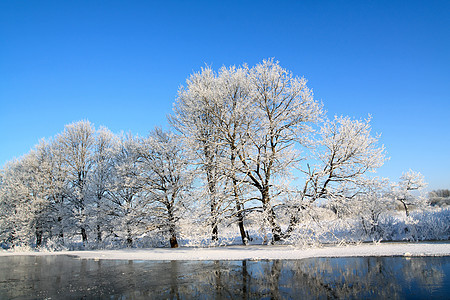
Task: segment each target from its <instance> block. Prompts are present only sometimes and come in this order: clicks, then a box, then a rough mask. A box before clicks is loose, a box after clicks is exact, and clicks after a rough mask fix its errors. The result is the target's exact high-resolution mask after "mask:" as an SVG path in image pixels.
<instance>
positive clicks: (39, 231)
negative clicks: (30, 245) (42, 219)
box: [36, 227, 43, 247]
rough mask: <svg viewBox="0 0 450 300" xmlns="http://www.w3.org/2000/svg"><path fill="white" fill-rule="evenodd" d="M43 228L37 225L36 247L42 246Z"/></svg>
mask: <svg viewBox="0 0 450 300" xmlns="http://www.w3.org/2000/svg"><path fill="white" fill-rule="evenodd" d="M42 235H43V232H42V229H41V228H39V227H36V247H40V246H42Z"/></svg>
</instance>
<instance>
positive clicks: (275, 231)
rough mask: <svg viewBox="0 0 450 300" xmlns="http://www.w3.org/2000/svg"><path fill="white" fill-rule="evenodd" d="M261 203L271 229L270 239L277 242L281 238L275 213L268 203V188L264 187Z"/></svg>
mask: <svg viewBox="0 0 450 300" xmlns="http://www.w3.org/2000/svg"><path fill="white" fill-rule="evenodd" d="M261 200H262V203H263V209H264V214H265V216H264V217H265V218H266V220H267V221H268V223H269V225H270V227H271V229H272V240H273V241H274V242H278V241H280V240H281V228H280V226H278V224H277V223H276V221H275V219H276V215H275V212H274V211H273V208H272V205H270V197H269V191H268V189H267V188H266V189H264V190H263V192H262V199H261Z"/></svg>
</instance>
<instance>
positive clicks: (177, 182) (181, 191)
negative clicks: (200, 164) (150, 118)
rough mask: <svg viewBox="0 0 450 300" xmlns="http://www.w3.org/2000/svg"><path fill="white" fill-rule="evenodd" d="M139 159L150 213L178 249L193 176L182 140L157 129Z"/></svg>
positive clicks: (139, 151)
mask: <svg viewBox="0 0 450 300" xmlns="http://www.w3.org/2000/svg"><path fill="white" fill-rule="evenodd" d="M138 157H139V158H138V159H139V162H140V165H141V168H142V170H143V172H142V174H143V175H142V177H143V178H142V180H143V185H144V189H145V191H146V194H147V198H148V200H149V201H150V203H151V204H150V206H151V208H150V211H151V212H150V213H151V214H153V215H155V217H156V220H155V221H156V222H157V225H158V226H159V227H161V228H160V229H161V231H162V232H163V233H165V232H168V233H169V236H170V237H169V242H170V246H171V247H172V248H176V247H178V241H177V224H178V220H179V218H180V214H181V212H180V211H182V210H183V206H184V205H185V203H184V202H185V201H187V200H188V199H187V197H188V194H187V191H188V189H189V187H190V184H191V181H192V177H191V171H190V170H189V161H188V158H187V156H186V150H185V146H184V145H183V143H182V140H181V139H180V138H179V137H177V136H175V135H173V134H172V133H169V132H164V131H163V130H161V129H160V128H156V129H155V130H154V131H152V132H151V133H150V135H149V136H148V138H145V139H143V140H141V142H140V145H139V149H138Z"/></svg>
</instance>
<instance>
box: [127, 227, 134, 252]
mask: <svg viewBox="0 0 450 300" xmlns="http://www.w3.org/2000/svg"><path fill="white" fill-rule="evenodd" d="M127 247H128V248H131V247H133V238H132V237H131V230H130V228H129V227H128V228H127Z"/></svg>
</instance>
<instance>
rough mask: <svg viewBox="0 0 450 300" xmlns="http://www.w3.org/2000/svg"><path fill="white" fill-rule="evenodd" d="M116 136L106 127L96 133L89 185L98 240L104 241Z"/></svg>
mask: <svg viewBox="0 0 450 300" xmlns="http://www.w3.org/2000/svg"><path fill="white" fill-rule="evenodd" d="M116 144H117V141H116V136H115V135H114V134H113V133H112V132H111V131H109V130H108V129H107V128H105V127H100V129H99V130H97V132H96V134H95V141H94V145H93V158H92V160H93V166H92V172H91V174H90V177H89V187H90V193H91V197H92V201H91V202H92V203H91V204H92V205H93V206H94V207H93V211H94V212H95V225H94V227H95V230H96V233H97V234H96V235H97V242H101V241H102V231H103V230H104V229H103V228H102V227H105V226H108V225H109V224H108V221H109V220H108V215H107V206H106V204H105V203H106V201H107V200H106V196H107V193H108V191H109V190H110V189H111V188H112V168H113V159H114V154H115V153H116V152H115V151H116Z"/></svg>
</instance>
